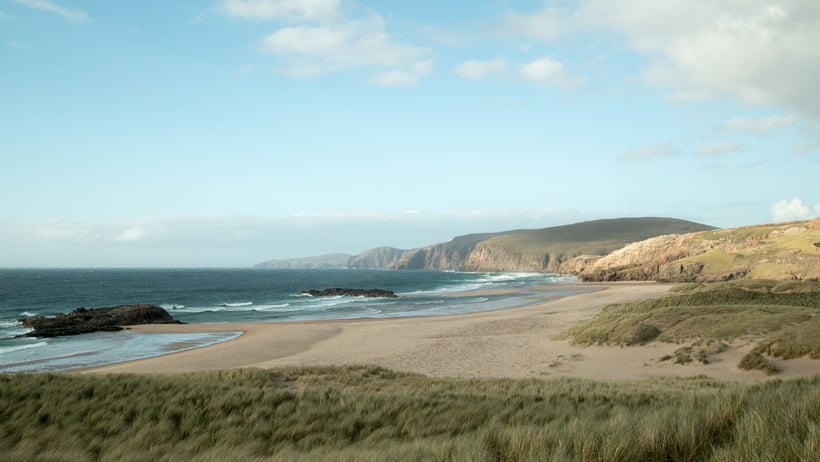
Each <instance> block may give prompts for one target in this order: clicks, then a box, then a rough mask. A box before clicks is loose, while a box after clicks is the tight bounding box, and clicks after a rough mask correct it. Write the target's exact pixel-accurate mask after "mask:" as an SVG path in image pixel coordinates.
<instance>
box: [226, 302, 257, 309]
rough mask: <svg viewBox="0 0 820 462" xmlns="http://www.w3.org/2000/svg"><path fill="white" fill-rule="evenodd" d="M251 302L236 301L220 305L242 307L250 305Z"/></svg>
mask: <svg viewBox="0 0 820 462" xmlns="http://www.w3.org/2000/svg"><path fill="white" fill-rule="evenodd" d="M252 305H253V302H237V303H223V304H222V306H224V307H226V308H242V307H245V306H252Z"/></svg>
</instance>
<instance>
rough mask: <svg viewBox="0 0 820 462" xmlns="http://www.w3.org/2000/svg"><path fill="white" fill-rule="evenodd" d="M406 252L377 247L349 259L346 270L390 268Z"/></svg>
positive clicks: (392, 248)
mask: <svg viewBox="0 0 820 462" xmlns="http://www.w3.org/2000/svg"><path fill="white" fill-rule="evenodd" d="M406 252H407V251H406V250H402V249H397V248H395V247H377V248H375V249H370V250H367V251H365V252H362V253H360V254H357V255H354V256H352V257H350V259H349V260H348V261H347V267H348V268H391V267H392V266H393V265H394V264H395V263H396V261H398V260H399V259H400V258H401V257H402V255H404V254H405V253H406Z"/></svg>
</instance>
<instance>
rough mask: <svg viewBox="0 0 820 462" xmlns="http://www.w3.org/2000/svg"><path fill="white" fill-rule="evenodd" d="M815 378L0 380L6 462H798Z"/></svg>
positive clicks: (815, 402)
mask: <svg viewBox="0 0 820 462" xmlns="http://www.w3.org/2000/svg"><path fill="white" fill-rule="evenodd" d="M818 453H820V376H815V377H808V378H801V379H790V380H777V379H774V380H767V381H763V382H760V383H751V384H748V383H735V382H721V381H716V380H712V379H707V378H703V377H696V378H689V379H671V378H657V379H651V380H641V381H623V382H616V381H592V380H582V379H571V378H560V379H438V378H428V377H424V376H421V375H415V374H406V373H398V372H393V371H390V370H386V369H383V368H380V367H376V366H360V367H354V366H346V367H328V368H284V369H274V370H263V369H238V370H223V371H206V372H197V373H190V374H169V375H131V374H124V375H75V374H3V375H0V454H2V459H3V460H5V461H10V462H11V461H51V460H54V461H56V460H59V461H66V460H81V461H85V460H88V461H92V460H122V461H131V460H134V461H136V460H139V461H144V460H151V461H171V460H174V461H177V460H186V461H230V460H243V461H245V460H247V461H262V460H265V461H267V460H288V461H291V460H296V461H299V460H304V461H308V460H311V461H312V460H322V461H381V460H408V461H422V460H423V461H427V460H440V461H456V460H458V461H461V460H464V461H467V460H469V461H535V460H538V461H541V460H549V461H570V460H573V461H575V460H585V461H652V460H657V461H667V460H669V461H722V462H725V461H744V462H746V461H764V460H765V461H769V460H778V461H809V460H817V459H816V457H817V454H818Z"/></svg>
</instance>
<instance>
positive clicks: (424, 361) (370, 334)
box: [69, 282, 820, 381]
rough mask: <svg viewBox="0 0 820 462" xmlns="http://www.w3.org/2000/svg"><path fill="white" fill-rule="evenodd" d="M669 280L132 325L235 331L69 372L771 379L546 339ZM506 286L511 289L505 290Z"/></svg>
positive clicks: (724, 356) (729, 362)
mask: <svg viewBox="0 0 820 462" xmlns="http://www.w3.org/2000/svg"><path fill="white" fill-rule="evenodd" d="M672 286H673V284H658V283H654V282H649V283H634V282H629V283H620V282H619V283H583V282H578V283H561V284H549V285H542V286H536V287H530V288H527V291H530V292H538V293H544V294H547V293H549V292H551V291H561V290H566V289H571V288H576V289H577V288H586V289H593V290H590V291H588V292H584V293H582V294H573V295H565V296H562V297H559V298H551V299H549V300H547V301H543V300H541V301H539V300H538V298H539V297H538V296H533V303H531V304H528V305H526V306H522V307H516V308H508V309H501V310H495V311H485V312H476V313H466V314H453V315H441V316H415V317H396V318H380V319H373V318H359V319H347V320H321V321H285V322H275V323H225V324H181V325H180V324H175V325H162V324H153V325H141V326H132V327H130V329H131V330H133V331H134V332H140V333H147V334H150V333H180V332H183V333H184V332H229V331H231V332H237V331H242V332H243V334H242V335H240V336H239V337H237V338H235V339H232V340H229V341H226V342H220V343H216V344H213V345H209V346H205V347H201V348H195V349H191V350H186V351H182V352H177V353H170V354H165V355H160V356H155V357H151V358H145V359H139V360H134V361H128V362H123V363H116V364H110V365H104V366H97V367H92V368H87V369H79V370H74V371H69V373H173V372H193V371H199V370H207V369H229V368H237V367H261V368H274V367H285V366H331V365H333V366H341V365H351V364H359V365H361V364H375V365H379V366H383V367H386V368H389V369H394V370H397V371H402V372H413V373H420V374H424V375H427V376H431V377H466V378H498V377H505V378H546V377H582V378H592V379H636V378H645V377H655V376H673V377H689V376H696V375H705V376H708V377H712V378H716V379H724V380H740V381H745V380H760V379H766V378H770V376H766V375H765V374H763V373H760V372H749V371H742V370H740V369H738V368H737V366H736V365H737V363H738V361H739V360H740V358H741V357H742V356H743V355H744V354H745V353H746V351H747V350H746V349H744V346H743V345H732V346H731V347H730V348H729V349H728V350H727V351H725V352H723V353H721V354H719V355H716V356H715V358H714V359H715V360H714V361H713V362H712V363H710V364H706V365H703V364H697V365H679V364H671V363H668V362H660V361H659V358H661V357H662V356H664V355H667V354H671V353H672V352H673V351H674V350H676V349H677V348H679V345H676V344H664V343H659V344H649V345H645V346H632V347H614V346H590V347H577V346H572V345H569V342H567V341H563V340H553V337H555V336H556V335H558V334H559V333H560V332H562V331H563V330H565V329H566V328H568V327H569V326H571V325H572V324H574V323H575V322H577V321H579V320H582V319H587V318H590V317H592V316H594V315H595V314H596V313H598V312H600V310H601V309H603V307H604V306H606V305H609V304H611V303H623V302H629V301H634V300H639V299H646V298H655V297H660V296H663V295H665V294H666V293H667V292H668V290H669V289H670V288H671V287H672ZM513 290H514V289H513ZM774 362H775V363H776V364H777V365H778V367H780V368H781V369H782V372H781V373H779V374H777V375H775V376H771V377H774V378H787V377H793V376H807V375H813V374H816V373H820V361H817V360H811V359H808V358H799V359H794V360H788V361H785V360H775V361H774Z"/></svg>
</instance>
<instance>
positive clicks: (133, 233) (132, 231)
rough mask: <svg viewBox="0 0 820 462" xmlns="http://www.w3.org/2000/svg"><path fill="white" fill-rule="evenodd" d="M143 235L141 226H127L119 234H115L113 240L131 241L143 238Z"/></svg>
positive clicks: (143, 230)
mask: <svg viewBox="0 0 820 462" xmlns="http://www.w3.org/2000/svg"><path fill="white" fill-rule="evenodd" d="M145 235H146V233H145V229H143V228H142V227H141V226H134V227H133V228H128V229H126V230H125V231H123V232H122V233H120V234H119V235H117V237H115V238H114V240H115V241H121V242H133V241H139V240H141V239H143V238H145Z"/></svg>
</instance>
